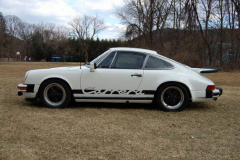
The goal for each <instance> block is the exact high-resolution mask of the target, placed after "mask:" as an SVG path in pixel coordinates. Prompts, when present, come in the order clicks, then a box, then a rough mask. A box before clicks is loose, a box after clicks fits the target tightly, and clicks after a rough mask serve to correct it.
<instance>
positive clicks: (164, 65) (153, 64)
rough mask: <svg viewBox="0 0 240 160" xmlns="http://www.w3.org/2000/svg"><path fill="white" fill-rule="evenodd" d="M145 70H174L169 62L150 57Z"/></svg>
mask: <svg viewBox="0 0 240 160" xmlns="http://www.w3.org/2000/svg"><path fill="white" fill-rule="evenodd" d="M145 68H149V69H150V68H151V69H170V68H173V65H171V64H170V63H168V62H165V61H163V60H161V59H158V58H155V57H152V56H149V58H148V61H147V64H146V66H145Z"/></svg>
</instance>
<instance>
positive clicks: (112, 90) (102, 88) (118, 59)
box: [81, 52, 146, 99]
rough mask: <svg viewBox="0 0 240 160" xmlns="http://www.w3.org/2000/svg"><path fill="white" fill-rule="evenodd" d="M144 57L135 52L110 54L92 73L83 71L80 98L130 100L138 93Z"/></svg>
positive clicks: (138, 94) (139, 94)
mask: <svg viewBox="0 0 240 160" xmlns="http://www.w3.org/2000/svg"><path fill="white" fill-rule="evenodd" d="M145 58H146V55H145V54H141V53H135V52H113V53H110V54H109V55H108V56H107V57H106V58H105V59H104V60H103V61H102V62H101V63H100V64H98V68H97V69H95V71H94V72H90V71H89V70H85V71H83V73H82V76H81V89H82V92H83V94H82V97H83V98H84V97H86V98H92V99H95V98H97V99H99V98H102V99H113V98H123V99H124V98H130V97H138V96H141V94H142V93H141V92H140V91H138V88H139V85H140V83H141V81H142V78H143V76H144V75H143V69H142V66H143V63H144V61H145Z"/></svg>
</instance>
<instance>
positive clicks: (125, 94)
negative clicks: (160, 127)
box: [18, 47, 222, 111]
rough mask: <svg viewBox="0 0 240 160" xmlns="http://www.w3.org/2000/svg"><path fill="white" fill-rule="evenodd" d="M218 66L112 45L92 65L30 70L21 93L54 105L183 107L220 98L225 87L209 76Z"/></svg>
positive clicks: (176, 108)
mask: <svg viewBox="0 0 240 160" xmlns="http://www.w3.org/2000/svg"><path fill="white" fill-rule="evenodd" d="M217 71H219V69H218V68H214V67H206V68H191V67H188V66H186V65H183V64H181V63H178V62H176V61H174V60H172V59H169V58H166V57H164V56H161V55H159V54H157V52H155V51H152V50H146V49H138V48H122V47H119V48H110V49H109V50H108V51H106V52H104V53H103V54H101V55H100V56H98V57H97V58H96V59H94V60H93V61H92V62H90V65H85V66H76V67H59V68H51V69H39V70H30V71H28V72H27V73H26V75H25V82H24V83H22V84H19V85H18V95H19V96H21V95H24V96H25V98H26V99H35V100H36V99H37V98H40V99H41V101H42V103H43V104H44V105H45V106H47V107H51V108H62V107H66V106H68V104H69V103H70V101H71V100H75V101H76V102H112V103H152V102H153V101H154V102H156V105H157V107H158V108H160V109H162V110H164V111H180V110H182V109H183V108H184V107H185V106H186V105H187V104H188V102H205V101H209V100H217V98H218V97H219V96H220V95H221V94H222V89H221V88H216V87H215V84H214V83H213V82H212V81H211V80H209V79H208V78H206V77H205V76H204V74H205V73H213V72H217Z"/></svg>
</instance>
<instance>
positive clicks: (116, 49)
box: [110, 47, 159, 56]
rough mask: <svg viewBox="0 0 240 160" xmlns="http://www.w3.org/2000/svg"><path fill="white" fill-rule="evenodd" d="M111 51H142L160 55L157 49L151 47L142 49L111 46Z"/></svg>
mask: <svg viewBox="0 0 240 160" xmlns="http://www.w3.org/2000/svg"><path fill="white" fill-rule="evenodd" d="M110 51H130V52H140V53H145V54H150V55H154V56H159V54H158V53H157V52H156V51H153V50H149V49H141V48H130V47H115V48H110Z"/></svg>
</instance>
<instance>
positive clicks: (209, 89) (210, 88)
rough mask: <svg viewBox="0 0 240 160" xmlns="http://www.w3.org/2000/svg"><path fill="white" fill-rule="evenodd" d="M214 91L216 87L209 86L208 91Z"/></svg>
mask: <svg viewBox="0 0 240 160" xmlns="http://www.w3.org/2000/svg"><path fill="white" fill-rule="evenodd" d="M214 89H215V85H209V86H207V89H206V91H212V90H214Z"/></svg>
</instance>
